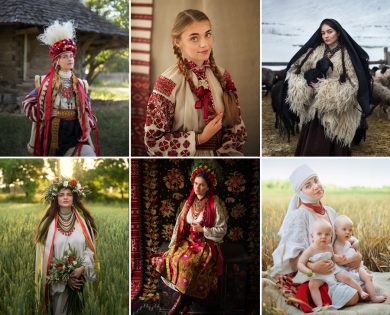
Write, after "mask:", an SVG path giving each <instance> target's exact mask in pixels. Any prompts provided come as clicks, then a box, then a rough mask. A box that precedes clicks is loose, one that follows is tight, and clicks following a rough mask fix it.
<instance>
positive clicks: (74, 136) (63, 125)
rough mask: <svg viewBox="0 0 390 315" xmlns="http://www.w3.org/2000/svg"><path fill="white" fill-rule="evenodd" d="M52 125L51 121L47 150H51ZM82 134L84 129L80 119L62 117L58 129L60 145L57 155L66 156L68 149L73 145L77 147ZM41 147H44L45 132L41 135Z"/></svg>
mask: <svg viewBox="0 0 390 315" xmlns="http://www.w3.org/2000/svg"><path fill="white" fill-rule="evenodd" d="M51 125H52V124H51V123H50V129H49V139H48V140H49V141H48V144H47V146H48V148H47V152H50V144H51V127H52V126H51ZM81 136H82V130H81V126H80V123H79V121H78V119H72V120H67V119H61V120H60V125H59V130H58V147H57V149H56V152H55V156H64V155H65V153H66V151H68V150H69V149H70V148H72V147H76V146H77V145H78V144H79V141H78V140H79V139H80V138H81ZM41 147H42V148H43V132H42V135H41ZM42 154H43V152H42Z"/></svg>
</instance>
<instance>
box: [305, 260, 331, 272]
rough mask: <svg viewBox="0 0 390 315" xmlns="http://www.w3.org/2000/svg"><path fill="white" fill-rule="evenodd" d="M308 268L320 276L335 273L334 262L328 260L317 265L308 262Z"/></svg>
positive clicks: (316, 263) (318, 262)
mask: <svg viewBox="0 0 390 315" xmlns="http://www.w3.org/2000/svg"><path fill="white" fill-rule="evenodd" d="M307 266H308V267H309V268H310V269H311V270H312V271H313V272H315V273H318V274H320V275H327V274H330V273H332V272H333V271H334V269H335V266H334V262H333V261H332V260H330V259H327V260H320V261H317V262H315V263H313V262H308V263H307Z"/></svg>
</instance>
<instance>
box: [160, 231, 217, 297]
mask: <svg viewBox="0 0 390 315" xmlns="http://www.w3.org/2000/svg"><path fill="white" fill-rule="evenodd" d="M217 246H218V245H217V244H215V243H214V242H212V241H211V240H207V239H205V238H204V237H203V233H198V232H192V231H191V232H190V234H189V235H188V236H187V237H186V238H185V239H183V240H181V241H179V242H178V243H177V244H176V245H175V244H174V245H172V246H171V248H170V249H169V250H168V251H166V252H165V253H164V254H163V255H162V257H159V258H158V259H157V260H156V261H155V263H156V270H157V272H158V273H160V275H161V276H162V277H163V280H164V282H165V283H166V284H167V285H168V286H170V287H171V288H173V289H174V290H176V291H179V292H180V293H182V294H187V295H190V296H192V297H195V298H200V299H204V298H206V297H207V295H208V294H209V291H210V289H211V288H213V289H214V288H216V287H217V284H218V276H217V273H216V271H215V267H216V262H217V257H218V255H220V251H219V250H218V249H217Z"/></svg>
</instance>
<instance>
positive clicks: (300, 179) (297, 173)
mask: <svg viewBox="0 0 390 315" xmlns="http://www.w3.org/2000/svg"><path fill="white" fill-rule="evenodd" d="M313 176H317V173H316V172H314V171H313V170H312V169H311V168H310V167H309V166H307V165H306V164H303V165H301V166H299V167H298V168H296V169H295V170H294V171H293V172H292V174H291V175H290V177H289V179H290V182H291V185H292V187H293V189H294V191H295V195H294V196H292V197H291V199H290V203H289V205H288V209H287V213H286V216H285V217H284V220H283V223H282V226H281V227H280V230H279V233H278V234H279V235H280V236H282V235H281V231H282V230H284V225H285V222H286V221H287V220H286V218H287V216H288V215H291V212H292V211H293V210H295V209H297V208H298V207H299V199H301V200H302V201H303V202H306V203H315V202H317V201H318V199H315V198H313V197H310V196H308V195H305V194H304V193H303V192H302V191H301V189H302V187H303V185H304V184H305V183H306V181H307V180H308V179H310V178H312V177H313Z"/></svg>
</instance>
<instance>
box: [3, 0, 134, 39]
mask: <svg viewBox="0 0 390 315" xmlns="http://www.w3.org/2000/svg"><path fill="white" fill-rule="evenodd" d="M0 8H1V9H0V25H1V24H25V25H26V26H27V25H30V26H48V25H49V24H50V23H51V22H53V21H54V20H59V21H68V20H74V21H75V25H76V28H77V30H78V31H80V32H88V33H98V34H102V35H111V36H112V35H114V36H115V35H117V36H119V37H122V38H123V37H128V36H129V33H128V31H127V30H124V29H121V28H120V27H118V26H117V25H115V24H113V23H111V22H109V21H108V20H106V19H105V18H104V17H102V16H100V15H98V14H96V13H94V12H93V11H91V10H90V9H88V8H87V7H85V6H84V5H83V4H82V3H81V1H80V0H0Z"/></svg>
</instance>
